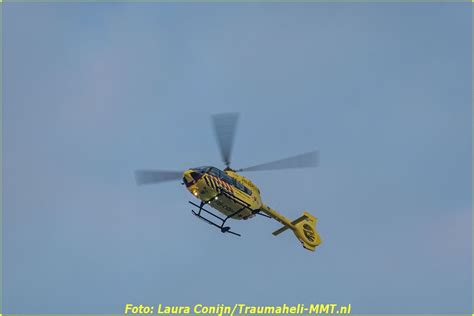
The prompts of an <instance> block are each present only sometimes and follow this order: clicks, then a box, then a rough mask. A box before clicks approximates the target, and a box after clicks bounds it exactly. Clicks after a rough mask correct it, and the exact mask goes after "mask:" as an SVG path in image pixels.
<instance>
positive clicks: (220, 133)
mask: <svg viewBox="0 0 474 316" xmlns="http://www.w3.org/2000/svg"><path fill="white" fill-rule="evenodd" d="M238 119H239V114H238V113H222V114H216V115H213V116H212V122H213V124H214V133H215V135H216V139H217V144H218V145H219V150H220V152H221V157H222V161H224V164H225V165H226V166H227V167H228V166H229V165H230V156H231V152H232V145H233V144H234V136H235V129H236V127H237V121H238Z"/></svg>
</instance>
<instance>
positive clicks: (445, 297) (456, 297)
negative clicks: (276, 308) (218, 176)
mask: <svg viewBox="0 0 474 316" xmlns="http://www.w3.org/2000/svg"><path fill="white" fill-rule="evenodd" d="M471 37H472V34H471V6H470V4H461V3H457V4H447V3H443V4H434V3H426V4H375V3H373V4H361V3H346V4H336V3H333V4H323V3H301V4H290V3H275V4H256V3H253V4H251V3H240V4H239V3H234V4H219V3H208V4H197V3H196V4H193V3H186V4H185V3H181V4H179V3H178V4H163V3H148V4H145V3H142V4H125V3H121V4H111V3H110V4H86V3H82V4H12V3H6V4H4V5H3V41H4V42H3V58H4V59H3V67H4V74H3V83H4V86H3V92H4V95H3V119H4V120H3V175H4V179H3V186H4V189H3V190H4V191H3V197H4V202H3V203H4V204H3V223H4V227H3V250H4V253H3V260H4V262H3V276H4V283H3V301H4V309H3V312H4V313H44V314H46V313H120V312H122V311H123V307H124V305H125V304H126V303H137V304H139V303H142V304H150V305H155V304H159V303H161V304H184V305H192V304H196V303H203V304H218V303H225V304H234V303H247V304H259V305H265V304H283V303H286V304H297V303H305V304H310V303H338V304H348V303H351V304H352V312H353V313H359V314H360V313H380V312H383V313H471V311H472V307H471V306H472V301H471V296H472V287H471V286H472V274H471V267H472V259H471V253H472V241H471V231H472V217H471V159H472V157H471V117H472V116H471V82H472V81H471V69H472V68H471V55H472V51H471ZM229 111H233V112H240V113H241V116H240V125H239V128H238V134H237V137H236V140H235V147H234V155H233V162H234V163H233V166H234V167H236V168H239V167H244V166H248V165H252V164H257V163H260V162H265V161H269V160H272V159H278V158H283V157H286V156H289V155H293V154H297V153H302V152H306V151H310V150H313V149H318V150H319V151H320V166H319V167H318V168H317V169H311V170H297V171H291V170H290V171H274V172H260V173H258V172H256V173H248V174H247V176H248V177H249V178H250V179H252V181H253V182H254V183H256V184H257V185H258V186H259V187H260V189H261V191H262V196H263V199H264V202H266V203H267V204H269V205H270V206H272V207H273V208H275V209H277V210H279V211H281V212H282V213H283V214H285V215H286V216H287V217H289V218H297V217H298V216H299V215H300V214H301V212H302V211H304V210H307V211H310V212H311V213H312V214H314V215H316V216H317V217H318V218H319V223H318V228H319V231H320V234H321V236H322V239H323V244H322V245H321V246H320V247H319V248H318V249H317V252H316V253H310V252H307V251H305V250H304V249H303V248H301V246H300V244H299V243H298V242H297V241H296V240H295V238H294V236H293V235H292V234H289V233H288V234H282V235H280V236H279V237H274V236H272V235H271V232H272V231H273V230H275V229H276V228H278V227H279V224H278V223H277V222H275V221H271V220H267V219H265V218H260V217H258V218H254V219H252V220H251V221H247V222H237V221H236V222H234V223H232V227H233V228H234V229H235V230H236V231H238V232H240V233H242V235H243V237H242V238H235V237H234V236H228V235H223V234H221V233H220V232H218V231H216V230H213V229H211V227H209V226H208V225H205V224H203V223H202V222H201V221H198V220H196V219H195V218H194V216H192V214H191V213H190V208H189V205H188V204H187V200H188V199H192V197H191V196H190V195H189V193H188V192H187V191H186V190H185V189H184V188H183V187H182V186H181V185H180V184H179V182H176V183H166V184H161V185H157V186H149V187H137V186H136V185H135V182H134V179H133V171H134V170H135V169H141V168H157V169H177V170H184V169H186V168H189V167H193V166H199V165H208V164H209V165H215V166H217V167H222V164H221V162H220V161H219V153H218V150H217V147H216V144H215V140H214V138H213V134H212V130H211V124H210V120H209V116H210V115H211V114H214V113H220V112H229ZM440 298H442V299H440Z"/></svg>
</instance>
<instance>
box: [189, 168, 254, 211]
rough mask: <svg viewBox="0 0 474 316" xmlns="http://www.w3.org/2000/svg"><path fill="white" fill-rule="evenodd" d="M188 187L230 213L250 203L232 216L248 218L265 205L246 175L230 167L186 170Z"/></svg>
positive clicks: (192, 192) (213, 205) (196, 194)
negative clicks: (224, 168)
mask: <svg viewBox="0 0 474 316" xmlns="http://www.w3.org/2000/svg"><path fill="white" fill-rule="evenodd" d="M183 183H184V184H185V185H186V188H187V189H188V191H189V192H190V193H191V194H193V195H194V196H195V197H196V198H198V199H200V200H201V201H202V202H204V203H206V204H207V205H210V206H211V207H212V208H214V209H216V210H218V211H219V212H221V213H223V214H224V215H226V216H229V215H231V214H233V213H235V212H237V211H238V210H239V209H241V208H242V205H243V204H244V205H247V208H245V209H243V210H242V211H241V212H239V213H238V214H236V215H234V216H232V217H231V218H233V219H249V218H252V217H253V216H255V213H254V212H252V211H258V210H259V209H260V208H261V207H262V200H261V197H260V190H259V189H258V188H257V187H256V186H255V185H254V184H253V183H252V182H251V181H250V180H248V179H247V178H245V177H243V176H241V175H240V174H238V173H237V172H235V171H233V170H231V169H227V170H225V171H222V170H220V169H218V168H215V167H210V166H209V167H208V166H206V167H198V168H192V169H188V170H186V171H185V172H184V173H183Z"/></svg>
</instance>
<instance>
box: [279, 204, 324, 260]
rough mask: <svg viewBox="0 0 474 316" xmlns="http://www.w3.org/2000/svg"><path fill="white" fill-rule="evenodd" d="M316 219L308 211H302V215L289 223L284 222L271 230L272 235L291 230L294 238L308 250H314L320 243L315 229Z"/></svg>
mask: <svg viewBox="0 0 474 316" xmlns="http://www.w3.org/2000/svg"><path fill="white" fill-rule="evenodd" d="M317 221H318V219H317V218H316V217H314V216H313V215H311V214H310V213H308V212H304V213H303V215H301V216H300V217H298V218H297V219H295V220H294V221H292V222H291V223H290V225H286V224H284V226H283V227H282V228H280V229H278V230H276V231H274V232H273V235H274V236H277V235H279V234H281V233H283V232H284V231H285V230H287V229H291V230H293V233H294V234H295V236H296V238H298V240H299V241H300V242H301V243H302V244H303V247H305V248H306V249H308V250H311V251H314V250H315V249H316V247H317V246H319V244H321V238H320V237H319V234H318V232H317V231H316V223H317Z"/></svg>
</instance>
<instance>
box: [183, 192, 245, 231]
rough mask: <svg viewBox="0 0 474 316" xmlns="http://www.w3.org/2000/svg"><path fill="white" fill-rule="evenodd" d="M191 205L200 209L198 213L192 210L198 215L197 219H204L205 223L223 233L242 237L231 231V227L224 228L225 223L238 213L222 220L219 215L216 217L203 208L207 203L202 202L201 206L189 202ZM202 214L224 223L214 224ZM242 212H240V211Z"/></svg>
mask: <svg viewBox="0 0 474 316" xmlns="http://www.w3.org/2000/svg"><path fill="white" fill-rule="evenodd" d="M189 203H190V204H192V205H194V206H196V207H198V209H199V210H198V212H197V213H196V212H195V211H194V210H191V212H193V214H194V215H196V216H197V217H199V218H200V219H202V220H203V221H205V222H206V223H208V224H210V225H212V226H215V227H217V228H219V229H220V230H221V232H222V233H229V234H233V235H236V236H240V234H238V233H236V232H233V231H231V230H230V227H229V226H224V225H225V222H226V221H227V220H228V219H229V218H230V217H232V216H234V215H237V212H234V213H232V214H231V215H229V216H227V217H226V218H222V217H220V216H219V215H216V214H214V213H212V212H209V211H208V210H206V209H205V208H204V207H203V206H204V205H205V204H207V203H205V202H201V203H200V205H197V204H196V203H193V202H191V201H189ZM202 212H205V213H207V214H209V215H211V216H214V217H215V218H217V219H218V220H220V221H221V222H222V223H221V224H220V225H219V224H218V223H216V222H213V221H212V220H210V219H208V218H206V217H204V216H202V215H201V213H202ZM239 212H240V211H239Z"/></svg>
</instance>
